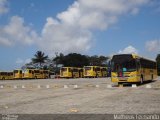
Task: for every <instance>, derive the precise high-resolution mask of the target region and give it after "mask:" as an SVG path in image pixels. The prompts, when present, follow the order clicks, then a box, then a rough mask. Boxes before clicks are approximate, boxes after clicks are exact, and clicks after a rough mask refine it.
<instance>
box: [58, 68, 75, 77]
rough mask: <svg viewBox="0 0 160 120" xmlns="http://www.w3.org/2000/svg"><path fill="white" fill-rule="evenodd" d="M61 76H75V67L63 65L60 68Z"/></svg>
mask: <svg viewBox="0 0 160 120" xmlns="http://www.w3.org/2000/svg"><path fill="white" fill-rule="evenodd" d="M60 77H61V78H72V77H73V69H72V68H71V67H62V68H61V70H60Z"/></svg>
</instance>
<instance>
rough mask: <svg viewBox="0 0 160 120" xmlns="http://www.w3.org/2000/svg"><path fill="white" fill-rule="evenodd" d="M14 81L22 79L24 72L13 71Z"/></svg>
mask: <svg viewBox="0 0 160 120" xmlns="http://www.w3.org/2000/svg"><path fill="white" fill-rule="evenodd" d="M13 78H14V79H22V70H14V71H13Z"/></svg>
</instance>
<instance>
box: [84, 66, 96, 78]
mask: <svg viewBox="0 0 160 120" xmlns="http://www.w3.org/2000/svg"><path fill="white" fill-rule="evenodd" d="M83 72H84V77H96V72H95V67H94V66H84V68H83Z"/></svg>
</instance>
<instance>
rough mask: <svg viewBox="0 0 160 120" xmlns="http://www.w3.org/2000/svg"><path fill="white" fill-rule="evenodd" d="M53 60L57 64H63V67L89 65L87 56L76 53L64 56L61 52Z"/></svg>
mask: <svg viewBox="0 0 160 120" xmlns="http://www.w3.org/2000/svg"><path fill="white" fill-rule="evenodd" d="M53 61H55V62H56V63H57V64H63V66H65V67H70V66H71V67H83V66H85V65H89V61H88V57H87V56H85V55H81V54H78V53H70V54H68V55H65V56H64V55H63V54H62V53H61V54H59V55H58V56H56V57H55V58H54V59H53Z"/></svg>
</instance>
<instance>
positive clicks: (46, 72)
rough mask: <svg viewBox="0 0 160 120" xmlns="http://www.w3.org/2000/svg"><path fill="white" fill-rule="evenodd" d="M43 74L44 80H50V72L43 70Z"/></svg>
mask: <svg viewBox="0 0 160 120" xmlns="http://www.w3.org/2000/svg"><path fill="white" fill-rule="evenodd" d="M42 72H43V79H47V78H49V70H42Z"/></svg>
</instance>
